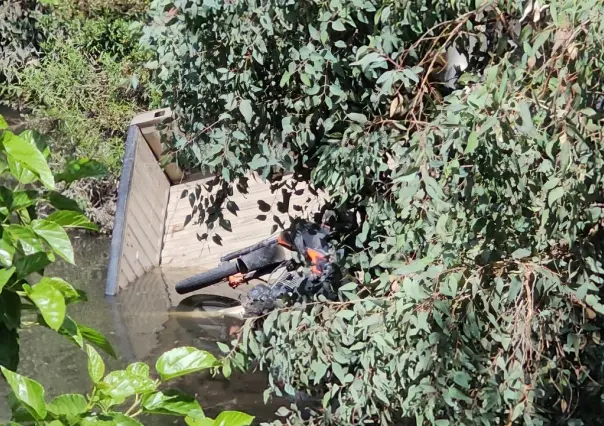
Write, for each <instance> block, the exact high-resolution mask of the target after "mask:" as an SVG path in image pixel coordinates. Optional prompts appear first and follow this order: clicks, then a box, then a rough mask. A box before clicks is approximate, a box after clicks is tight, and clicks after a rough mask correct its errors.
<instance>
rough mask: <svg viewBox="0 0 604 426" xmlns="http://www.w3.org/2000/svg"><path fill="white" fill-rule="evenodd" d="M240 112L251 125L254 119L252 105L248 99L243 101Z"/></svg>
mask: <svg viewBox="0 0 604 426" xmlns="http://www.w3.org/2000/svg"><path fill="white" fill-rule="evenodd" d="M239 111H240V112H241V115H243V118H244V119H245V122H246V123H248V124H250V123H251V122H252V117H254V110H253V109H252V103H251V102H250V101H249V100H247V99H244V100H242V101H241V103H240V104H239Z"/></svg>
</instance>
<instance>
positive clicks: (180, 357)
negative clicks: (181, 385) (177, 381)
mask: <svg viewBox="0 0 604 426" xmlns="http://www.w3.org/2000/svg"><path fill="white" fill-rule="evenodd" d="M216 365H217V361H216V358H215V357H214V355H212V354H211V353H209V352H206V351H202V350H199V349H196V348H193V347H186V346H185V347H181V348H175V349H172V350H170V351H168V352H166V353H164V354H163V355H162V356H160V357H159V359H158V360H157V363H156V364H155V368H156V370H157V372H158V373H159V374H160V376H161V378H162V380H170V379H174V378H176V377H180V376H184V375H187V374H191V373H194V372H197V371H202V370H207V369H208V368H212V367H215V366H216Z"/></svg>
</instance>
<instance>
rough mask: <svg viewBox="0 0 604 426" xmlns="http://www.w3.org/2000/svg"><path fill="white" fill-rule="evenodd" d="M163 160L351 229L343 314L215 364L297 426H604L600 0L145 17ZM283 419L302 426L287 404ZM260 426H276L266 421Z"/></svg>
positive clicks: (276, 331) (335, 309) (161, 6)
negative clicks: (253, 367)
mask: <svg viewBox="0 0 604 426" xmlns="http://www.w3.org/2000/svg"><path fill="white" fill-rule="evenodd" d="M152 16H153V18H154V22H153V24H152V25H149V26H148V27H146V28H145V34H144V37H143V41H144V42H145V43H146V45H147V46H148V47H149V49H150V50H151V51H153V52H155V54H156V56H155V58H154V59H153V61H152V62H151V63H150V66H151V67H152V68H153V69H154V70H155V72H154V75H153V83H154V85H155V88H156V89H157V90H158V91H159V92H160V93H161V95H162V98H163V99H164V100H165V101H166V102H168V104H169V106H171V107H173V109H174V110H175V111H177V112H178V117H179V120H180V124H181V127H182V128H183V130H184V131H185V133H186V135H187V138H186V139H183V140H180V141H176V142H175V144H176V147H183V148H185V149H186V150H187V151H188V152H189V158H193V159H196V161H197V163H198V164H200V165H201V164H203V165H206V166H209V167H211V168H212V169H213V170H214V171H215V172H216V174H217V175H218V176H219V177H220V178H221V179H222V180H223V184H224V185H225V186H229V185H233V184H237V183H241V180H240V179H241V177H243V176H244V174H245V173H248V172H250V171H255V172H258V173H259V174H260V175H261V176H263V177H264V178H268V179H271V177H272V176H273V175H274V174H275V173H276V172H293V173H295V175H296V176H297V177H298V178H299V179H301V180H305V181H307V182H309V183H310V185H311V186H312V187H314V188H315V189H317V190H322V191H325V192H327V193H328V194H329V195H330V197H331V202H332V203H333V204H334V205H335V206H336V207H338V208H339V209H341V210H343V211H353V212H355V213H356V214H357V215H358V216H359V217H360V218H361V222H360V225H359V227H358V229H357V230H356V231H355V232H354V233H353V234H351V235H340V236H338V237H339V239H340V241H339V243H340V245H341V247H342V248H343V249H344V250H345V251H346V253H347V256H346V257H345V260H344V262H343V263H344V264H343V267H345V268H347V269H348V270H349V271H350V272H351V273H353V274H351V275H353V276H354V277H355V278H354V279H352V278H351V282H348V283H346V284H344V283H336V285H340V286H341V287H340V300H339V301H336V302H331V301H325V300H321V301H320V302H321V303H313V304H310V305H307V304H296V305H294V306H291V307H289V308H286V309H283V310H281V311H279V312H274V313H272V314H270V315H269V316H268V317H262V318H259V319H255V320H252V321H250V322H248V324H247V327H246V329H245V331H244V332H243V334H242V336H240V338H239V339H238V340H236V341H235V342H234V345H235V347H234V350H233V351H231V352H229V353H230V355H231V356H232V358H233V362H234V363H235V364H236V365H239V366H242V367H244V366H247V365H250V363H253V362H259V363H260V365H262V366H263V367H265V368H266V369H267V370H268V371H269V372H270V375H271V377H270V389H269V390H268V391H267V394H266V396H267V397H270V395H273V394H274V395H282V394H290V395H296V394H297V393H298V392H299V391H303V392H305V393H306V394H308V395H310V396H311V397H314V398H315V399H316V400H318V401H319V404H318V405H319V407H318V408H317V409H316V411H315V413H314V415H313V416H312V417H311V418H310V420H307V421H306V422H305V423H304V424H407V423H406V422H407V421H408V422H409V424H411V423H414V424H418V425H424V424H430V425H439V426H442V425H448V424H465V425H470V424H472V425H473V424H482V425H496V424H497V425H503V424H506V425H511V424H527V425H545V424H559V423H565V424H575V425H578V424H585V425H595V424H599V423H600V422H601V419H600V415H599V414H598V413H599V411H600V409H601V408H602V398H603V397H604V393H603V383H604V369H603V368H602V362H601V359H602V357H603V356H604V349H603V348H604V347H603V346H602V342H601V339H600V333H601V327H602V319H603V316H602V315H603V314H604V305H603V303H602V300H601V296H602V284H603V283H604V266H603V265H604V258H603V254H604V250H603V248H604V247H603V246H602V241H603V239H602V235H603V234H602V232H603V231H602V230H603V225H604V211H603V206H604V193H603V191H602V188H603V185H604V168H603V164H604V151H603V150H602V147H601V143H602V140H604V138H603V130H604V122H603V120H602V119H603V99H604V98H603V96H604V93H603V92H602V87H604V78H603V75H602V71H601V70H602V69H603V66H604V51H603V50H602V43H603V42H604V20H603V17H604V4H603V3H602V2H601V1H596V0H587V1H581V2H575V1H570V0H552V1H551V2H549V3H548V4H542V3H541V2H538V1H532V0H527V1H521V2H512V1H484V2H475V1H473V0H472V1H466V0H460V1H450V0H446V1H444V0H443V1H431V2H426V1H381V0H334V1H327V2H325V1H314V0H308V1H297V2H294V1H264V2H247V1H224V2H223V1H201V0H198V1H197V0H189V1H168V0H155V1H153V2H152ZM281 414H282V415H283V416H284V417H285V418H286V419H287V420H286V421H287V422H288V424H289V423H291V424H298V423H300V422H301V420H300V418H299V415H298V414H297V412H296V410H293V411H288V410H287V409H284V410H283V411H282V412H281ZM275 424H280V423H279V422H277V423H275Z"/></svg>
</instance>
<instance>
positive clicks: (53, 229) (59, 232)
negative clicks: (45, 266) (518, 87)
mask: <svg viewBox="0 0 604 426" xmlns="http://www.w3.org/2000/svg"><path fill="white" fill-rule="evenodd" d="M31 227H32V229H33V231H34V232H35V233H36V235H38V236H40V237H42V238H43V239H44V241H46V242H47V243H48V245H49V246H50V247H51V248H52V249H53V250H54V251H55V253H57V254H58V255H59V256H61V257H62V258H63V259H65V260H66V261H68V262H69V263H71V264H74V263H75V261H74V258H73V247H72V246H71V241H70V240H69V236H68V235H67V232H65V230H64V229H63V228H61V227H60V226H59V225H57V224H56V223H54V222H51V221H49V220H43V219H36V220H33V221H32V223H31Z"/></svg>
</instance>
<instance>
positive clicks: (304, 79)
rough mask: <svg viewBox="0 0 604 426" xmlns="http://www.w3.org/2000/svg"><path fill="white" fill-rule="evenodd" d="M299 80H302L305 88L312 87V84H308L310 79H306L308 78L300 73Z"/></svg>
mask: <svg viewBox="0 0 604 426" xmlns="http://www.w3.org/2000/svg"><path fill="white" fill-rule="evenodd" d="M300 80H302V83H304V84H305V85H306V86H308V87H310V86H312V83H311V82H310V78H308V76H307V75H306V74H304V73H301V74H300Z"/></svg>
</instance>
